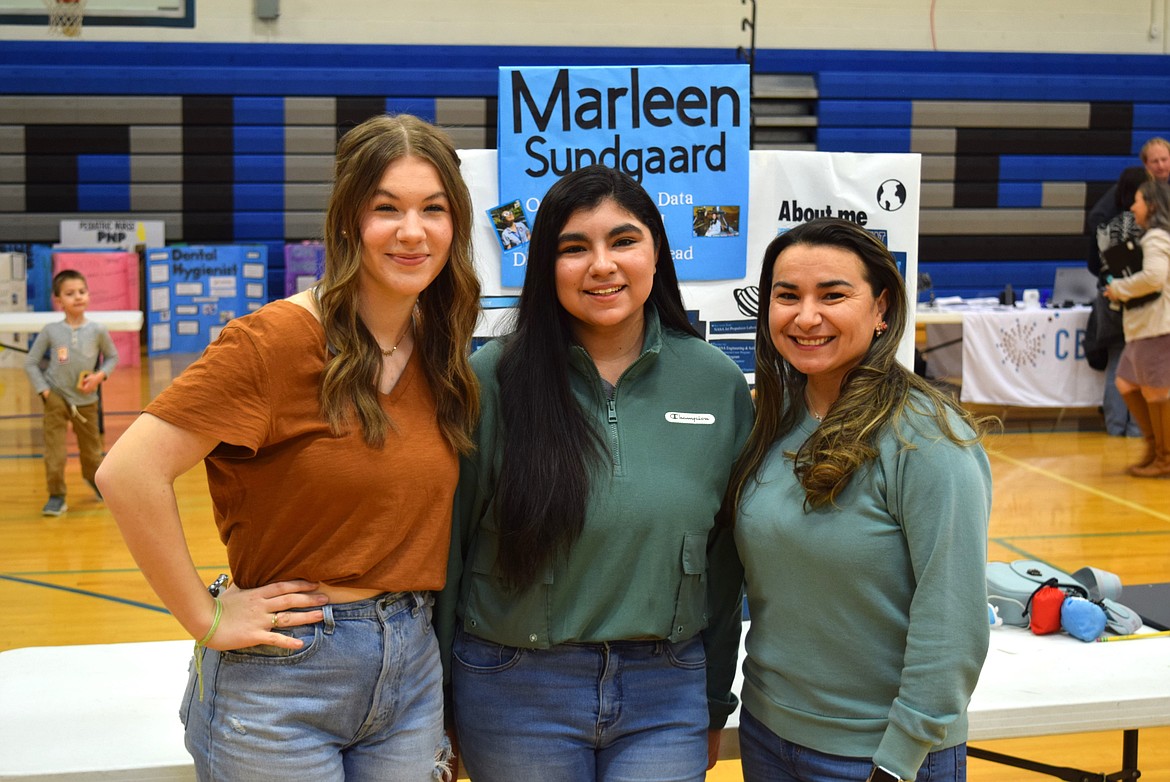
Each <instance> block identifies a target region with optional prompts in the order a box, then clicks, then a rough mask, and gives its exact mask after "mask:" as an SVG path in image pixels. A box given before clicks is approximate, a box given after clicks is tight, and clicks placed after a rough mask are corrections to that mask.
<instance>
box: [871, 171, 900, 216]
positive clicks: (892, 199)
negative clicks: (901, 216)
mask: <svg viewBox="0 0 1170 782" xmlns="http://www.w3.org/2000/svg"><path fill="white" fill-rule="evenodd" d="M877 202H878V206H880V207H881V208H882V209H884V210H885V211H887V212H896V211H898V210H899V209H901V208H902V207H903V206H905V205H906V186H905V185H904V184H902V183H901V182H899V181H898V180H897V179H887V180H886V181H885V182H882V183H881V184H880V185H878V190H877Z"/></svg>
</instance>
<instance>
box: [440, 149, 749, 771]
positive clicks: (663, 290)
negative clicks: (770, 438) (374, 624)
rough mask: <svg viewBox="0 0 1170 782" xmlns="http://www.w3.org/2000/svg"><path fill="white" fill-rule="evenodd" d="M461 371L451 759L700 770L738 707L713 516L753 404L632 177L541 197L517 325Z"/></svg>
mask: <svg viewBox="0 0 1170 782" xmlns="http://www.w3.org/2000/svg"><path fill="white" fill-rule="evenodd" d="M472 366H473V367H474V369H475V371H476V374H477V375H478V376H479V379H480V384H481V388H482V407H483V415H482V418H481V420H480V425H479V429H478V431H477V433H476V443H477V445H478V450H477V451H476V453H475V454H474V456H472V457H470V458H466V459H464V460H463V462H462V464H461V473H460V483H459V492H458V495H457V498H456V525H455V526H456V534H455V536H454V540H453V542H452V562H451V565H450V568H449V572H450V579H449V582H448V587H447V589H446V590H445V591H444V594H443V596H442V598H441V601H440V602H441V606H440V612H439V613H440V616H441V617H442V618H443V620H445V621H446V623H447V626H448V627H449V628H450V633H451V634H452V635H453V640H452V641H451V643H452V647H453V648H452V658H453V659H452V661H451V674H452V680H453V704H454V722H455V726H456V727H457V730H458V739H459V747H460V752H461V755H462V759H463V761H464V763H465V765H466V767H467V770H468V772H469V773H470V775H471V776H472V778H473V779H475V781H476V782H515V780H521V779H541V780H559V781H560V782H576V781H578V780H579V781H580V782H594V780H624V781H625V782H631V781H633V780H647V781H649V780H658V781H661V782H666V781H667V780H671V781H678V782H684V781H685V782H700V780H702V779H703V778H704V776H705V772H706V769H707V768H708V766H709V765H710V764H713V763H714V760H715V758H716V757H717V754H718V737H719V730H720V729H721V728H722V727H723V725H724V722H725V721H726V719H727V716H728V714H730V713H731V711H733V710H734V708H735V704H736V701H735V697H734V696H733V695H732V693H731V683H732V680H733V678H734V674H735V664H736V659H737V656H738V649H739V627H740V612H741V600H740V596H741V570H740V568H739V564H738V561H737V560H736V557H735V550H734V545H733V543H732V541H731V537H730V534H729V531H728V530H720V529H717V528H716V527H715V524H714V520H715V515H716V513H717V511H718V509H719V506H720V502H721V500H722V497H723V494H724V492H725V490H726V488H727V478H728V474H729V472H730V469H731V463H732V462H733V460H734V459H735V455H736V453H737V452H738V449H739V447H740V446H741V445H742V444H743V441H744V438H745V437H746V436H747V430H748V427H749V426H750V421H751V397H750V394H749V392H748V387H747V383H746V382H745V379H744V376H743V373H742V372H741V371H740V370H739V369H738V368H737V367H736V365H735V364H734V363H733V362H732V361H731V360H730V359H729V358H728V357H727V356H725V355H724V354H723V353H722V352H721V351H719V350H718V349H716V348H714V347H712V346H711V345H708V344H707V343H705V342H704V341H703V340H702V339H700V338H699V336H698V335H697V334H696V332H695V330H694V327H693V326H692V325H691V323H690V321H689V320H688V318H687V313H686V310H685V308H684V306H683V303H682V298H681V296H680V293H679V288H678V282H677V278H676V276H675V270H674V264H673V261H672V260H671V254H670V247H669V245H668V243H667V238H666V232H665V228H664V227H663V224H662V217H661V215H660V214H659V212H658V209H657V207H656V206H655V204H654V202H653V200H652V199H651V198H650V196H649V195H647V193H646V192H645V191H644V190H643V189H642V188H641V186H640V185H638V183H637V182H635V181H634V180H633V179H632V178H630V177H629V176H628V175H626V174H624V173H622V172H619V171H615V170H613V169H609V168H606V167H605V166H589V167H587V168H583V169H580V170H578V171H576V172H573V173H570V174H568V175H566V176H565V177H564V178H563V179H561V180H560V181H558V182H557V183H555V184H554V185H553V186H552V187H551V188H550V189H549V191H548V193H547V194H546V195H545V197H544V199H543V201H542V202H541V205H540V209H539V211H538V212H537V214H536V220H535V223H534V225H533V231H532V239H531V242H530V244H529V255H528V268H527V272H526V276H525V280H524V289H523V292H522V293H521V296H520V305H519V310H518V314H517V317H516V329H515V331H514V332H512V333H511V334H509V335H507V336H506V337H503V338H502V339H499V340H496V341H494V342H491V343H489V344H488V345H487V346H485V347H484V348H482V349H481V350H480V351H479V352H477V353H476V354H475V355H474V356H473V357H472ZM455 625H457V627H458V629H457V630H455V629H454V626H455ZM441 629H442V622H441ZM709 758H710V761H709Z"/></svg>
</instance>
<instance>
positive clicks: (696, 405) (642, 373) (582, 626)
mask: <svg viewBox="0 0 1170 782" xmlns="http://www.w3.org/2000/svg"><path fill="white" fill-rule="evenodd" d="M500 355H501V344H500V343H499V342H498V341H497V342H492V343H489V344H488V345H486V346H484V347H483V348H481V349H480V350H479V351H478V352H476V354H475V355H474V356H472V366H473V367H474V369H475V372H476V374H477V375H478V376H479V381H480V384H481V401H482V411H481V418H480V423H479V428H478V430H477V436H476V441H477V445H478V450H477V451H476V453H475V454H474V455H473V456H472V457H470V458H466V459H464V460H463V461H462V462H461V465H460V478H459V488H458V491H457V493H456V497H455V513H454V516H455V518H454V530H453V533H452V544H451V561H450V565H449V568H448V574H447V587H446V588H445V589H444V591H443V593H442V594H441V595H439V597H438V604H437V606H436V617H437V618H436V629H437V631H438V633H439V639H440V644H441V645H442V648H443V652H444V659H445V660H447V659H448V658H449V652H450V644H451V640H452V636H453V634H454V625H455V623H456V621H458V622H460V623H461V624H462V627H463V629H464V631H465V632H468V633H471V634H473V635H476V636H478V637H480V638H484V639H487V640H489V641H493V642H495V643H500V644H505V645H508V646H516V647H524V648H532V649H544V648H548V647H550V646H554V645H556V644H561V643H565V642H581V643H596V642H601V641H616V640H626V639H646V638H659V639H669V640H670V641H675V642H677V641H682V640H686V639H688V638H691V637H693V636H695V635H696V634H697V633H700V632H702V633H703V641H704V645H705V648H706V651H707V664H708V677H707V678H708V699H709V705H710V713H711V727H712V728H721V727H722V726H723V725H724V723H725V722H726V720H727V716H728V715H729V714H730V713H731V712H732V711H733V710H734V709H735V705H736V703H737V701H736V698H735V696H734V695H733V694H732V693H731V684H732V681H733V679H734V675H735V664H736V659H737V656H738V651H739V634H740V624H741V622H740V614H741V592H742V570H741V568H740V566H739V560H738V558H737V557H736V553H735V545H734V542H733V540H732V536H731V533H730V531H729V530H727V529H725V528H720V529H715V527H714V517H715V513H716V511H717V510H718V509H719V506H720V502H721V499H722V496H723V492H724V489H725V488H726V486H727V481H728V477H729V475H730V471H731V465H732V462H733V461H734V459H735V456H736V454H737V453H738V451H739V448H740V446H741V445H742V444H743V442H744V440H746V438H747V434H748V431H749V429H750V427H751V419H752V402H751V395H750V393H749V391H748V386H747V383H746V381H745V379H744V376H743V373H742V372H741V371H740V370H739V369H738V368H737V367H736V366H735V364H734V363H733V362H732V361H731V360H730V359H729V358H728V357H727V356H725V355H724V354H723V353H722V352H721V351H719V350H718V349H717V348H715V347H712V346H711V345H708V344H707V343H705V342H703V341H702V340H699V339H695V338H693V337H689V336H685V335H682V334H678V333H675V332H672V331H669V330H665V329H662V328H661V326H660V324H659V321H658V318H657V315H656V314H654V313H651V314H650V315H648V316H647V319H646V336H645V338H644V340H643V350H642V353H641V355H640V356H639V357H638V358H637V359H636V360H635V361H634V363H633V364H632V365H631V366H630V367H629V368H628V369H627V370H626V371H625V372H624V373H623V374H622V376H621V378H620V379H619V380H618V383H617V386H616V392H615V394H614V398H613V400H612V402H610V401H609V400H607V398H606V394H605V391H604V389H603V386H602V380H601V377H600V375H599V374H598V372H597V369H596V367H595V366H594V364H593V361H592V360H591V359H590V358H589V356H588V354H587V353H586V352H585V351H584V350H583V349H581V348H580V347H574V348H573V349H572V355H571V360H570V363H571V370H570V373H569V374H570V384H571V387H572V391H573V394H574V396H575V397H576V399H577V402H578V403H579V404H580V405H581V409H582V411H584V413H585V415H586V417H587V419H589V420H591V421H593V422H594V424H595V425H596V427H597V431H598V432H599V433H600V434H602V435H603V439H604V441H605V442H606V443H607V444H608V446H609V448H610V451H611V454H610V455H611V456H612V460H611V461H610V463H609V464H607V465H605V466H604V467H603V469H600V470H596V471H595V472H594V474H593V475H592V477H591V481H592V484H591V495H590V500H589V506H588V508H587V509H586V516H585V526H584V530H583V531H582V533H581V536H580V538H578V539H577V540H576V542H575V543H574V544H573V546H572V548H571V550H570V551H569V553H568V554H567V555H566V556H562V557H558V558H557V559H556V560H555V561H554V562H552V563H551V564H550V565H549V566H548V567H547V569H546V572H545V574H544V577H543V578H542V579H540V582H539V583H537V584H536V585H535V586H533V587H531V588H529V589H527V590H526V591H524V592H522V593H520V594H514V593H512V592H509V591H508V590H507V589H505V588H504V587H503V585H502V582H501V580H500V578H499V576H498V571H497V565H496V551H497V541H498V525H497V522H496V519H495V517H494V514H493V504H492V498H493V495H494V493H495V487H496V481H497V476H498V475H499V470H500V463H501V460H502V455H503V437H504V432H502V431H501V426H502V422H501V421H500V418H499V415H500V409H499V408H500V403H499V386H498V384H497V378H496V366H497V364H498V362H499V358H500ZM456 615H457V618H456Z"/></svg>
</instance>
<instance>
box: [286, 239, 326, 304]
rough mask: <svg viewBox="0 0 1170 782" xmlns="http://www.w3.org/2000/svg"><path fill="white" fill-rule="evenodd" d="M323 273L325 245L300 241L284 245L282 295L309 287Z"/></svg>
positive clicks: (289, 294) (291, 293)
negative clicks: (299, 242)
mask: <svg viewBox="0 0 1170 782" xmlns="http://www.w3.org/2000/svg"><path fill="white" fill-rule="evenodd" d="M324 274H325V245H323V244H321V243H320V242H302V243H301V244H286V245H285V246H284V295H285V296H286V297H288V296H292V295H293V294H294V293H299V292H300V291H303V290H307V289H308V288H311V287H312V286H313V285H314V284H315V283H316V282H317V280H319V279H321V277H322V275H324Z"/></svg>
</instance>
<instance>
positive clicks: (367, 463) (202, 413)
mask: <svg viewBox="0 0 1170 782" xmlns="http://www.w3.org/2000/svg"><path fill="white" fill-rule="evenodd" d="M325 360H326V350H325V332H324V330H323V328H322V327H321V324H320V323H318V322H317V320H316V319H315V318H314V317H313V315H312V314H311V313H309V312H308V311H307V310H305V309H303V308H301V307H299V306H297V305H296V304H292V303H291V302H287V301H278V302H274V303H272V304H269V305H267V306H265V307H262V308H261V309H260V310H258V311H256V312H254V313H252V314H250V315H246V316H244V317H241V318H237V319H236V320H233V321H231V322H230V323H228V324H227V325H226V326H225V327H224V329H223V332H222V333H221V334H220V337H219V338H218V339H217V340H216V341H215V342H214V343H213V344H212V345H211V346H210V347H208V348H207V350H206V351H205V352H204V354H203V356H202V357H200V358H199V360H198V361H196V362H195V363H194V364H192V365H191V366H190V367H189V368H188V369H187V370H186V371H185V372H183V373H182V374H181V375H180V376H179V377H178V378H176V379H175V381H174V383H172V384H171V385H170V387H168V388H167V389H166V390H165V391H163V392H162V393H161V394H160V395H159V396H158V398H156V399H155V400H154V401H153V402H151V403H150V405H148V406H147V408H146V412H148V413H150V414H151V415H154V416H157V417H159V418H161V419H163V420H164V421H167V422H169V423H171V424H174V425H175V426H178V427H181V428H183V429H186V430H189V431H193V432H197V433H199V434H202V435H206V436H209V437H214V438H216V439H218V440H219V441H220V444H219V445H218V446H216V448H215V449H214V450H212V452H211V453H210V454H209V455H208V457H207V459H206V466H207V482H208V485H209V487H210V489H211V498H212V501H213V504H214V508H215V523H216V525H217V527H218V528H219V536H220V539H221V540H222V541H223V542H224V544H225V545H226V546H227V553H228V563H229V566H230V567H231V571H232V578H233V579H234V580H235V582H236V583H237V584H239V585H240V586H241V587H243V588H251V587H257V586H261V585H263V584H268V583H271V582H273V581H280V580H284V579H291V578H303V579H307V580H309V581H318V582H322V583H325V584H331V585H335V586H345V587H353V588H365V589H379V590H383V591H387V592H398V591H407V590H436V589H440V588H442V586H443V583H444V581H445V579H446V570H447V551H448V545H449V543H450V536H451V503H452V497H453V495H454V492H455V484H456V481H457V478H458V469H459V467H458V460H457V456H456V454H455V452H454V450H453V449H452V448H451V447H450V446H449V444H448V443H447V441H446V440H445V439H444V438H443V435H442V432H441V431H440V429H439V425H438V422H437V420H436V418H435V399H434V395H433V394H432V393H431V389H430V387H429V385H428V384H427V381H426V376H425V375H424V374H423V371H422V368H421V367H420V366H419V360H420V358H419V354H418V353H417V352H416V353H413V354H412V355H411V357H410V360H409V362H408V363H407V365H406V368H405V370H404V371H403V373H402V376H401V378H400V379H399V380H398V383H397V384H396V385H395V386H394V389H393V390H392V391H391V392H390V393H389V394H382V395H381V402H382V409H383V410H384V411H385V412H386V414H387V416H388V417H389V418H390V420H391V421H392V426H391V427H390V429H389V431H388V432H387V436H386V444H385V445H384V446H383V447H382V448H380V449H375V448H371V447H369V446H368V445H366V444H365V442H363V440H362V437H361V430H360V427H359V426H357V425H356V424H355V425H354V426H353V427H352V429H351V431H349V432H348V433H346V434H344V435H342V436H340V437H335V436H333V435H332V434H331V433H330V431H329V425H328V424H327V423H326V422H325V420H324V418H323V417H322V414H321V409H320V404H319V401H318V389H319V387H320V382H321V373H322V371H323V369H324V366H325Z"/></svg>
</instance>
